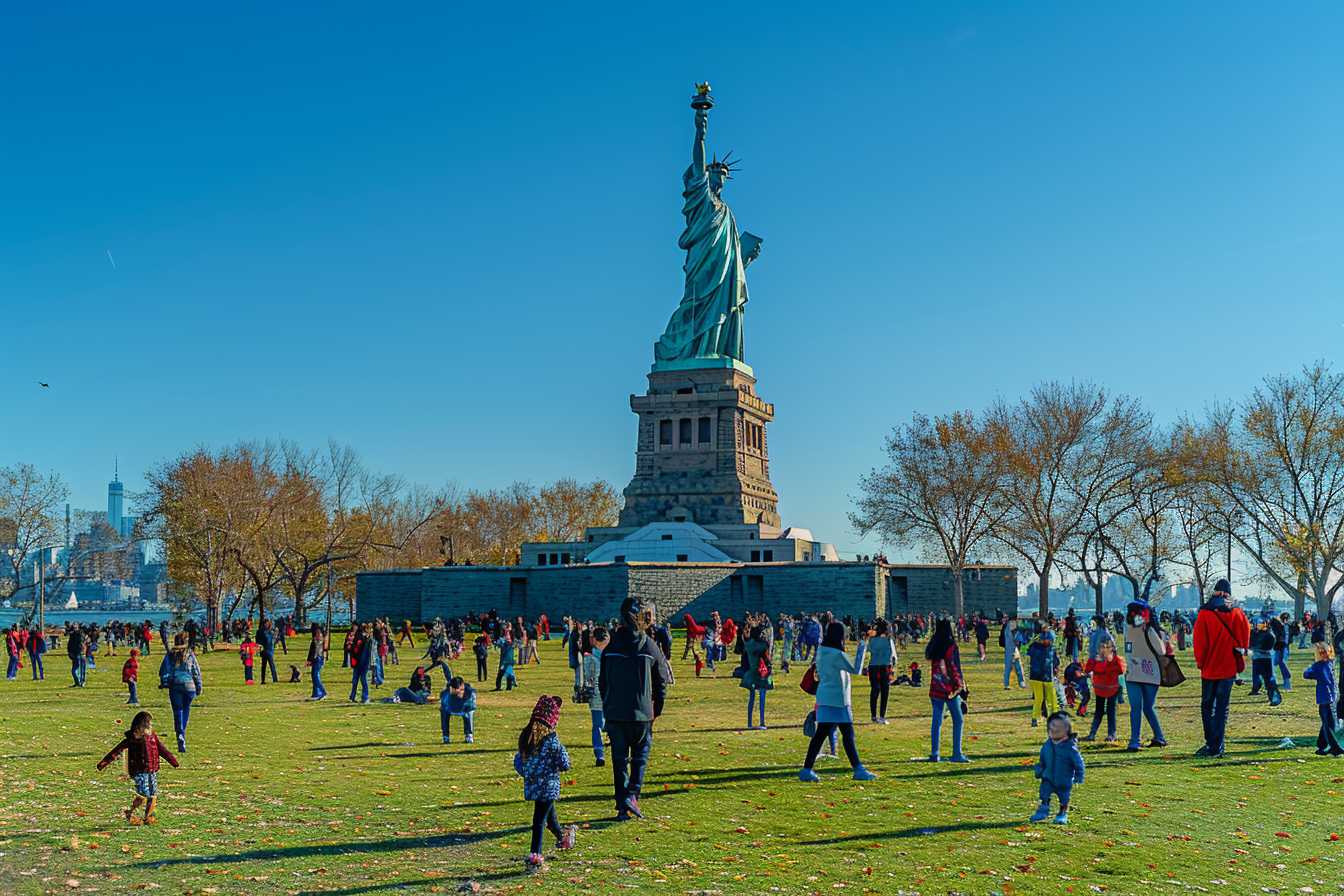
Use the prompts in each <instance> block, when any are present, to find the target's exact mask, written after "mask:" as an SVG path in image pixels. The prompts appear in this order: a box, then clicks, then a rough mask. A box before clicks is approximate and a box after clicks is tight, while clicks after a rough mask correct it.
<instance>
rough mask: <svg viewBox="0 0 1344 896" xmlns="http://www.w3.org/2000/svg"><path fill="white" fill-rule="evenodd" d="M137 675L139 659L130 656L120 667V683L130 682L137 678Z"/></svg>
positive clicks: (138, 672) (138, 673) (138, 675)
mask: <svg viewBox="0 0 1344 896" xmlns="http://www.w3.org/2000/svg"><path fill="white" fill-rule="evenodd" d="M139 677H140V660H138V659H136V658H135V657H130V658H129V659H127V660H126V662H125V664H123V665H122V667H121V682H122V684H130V683H131V682H132V681H137V680H139Z"/></svg>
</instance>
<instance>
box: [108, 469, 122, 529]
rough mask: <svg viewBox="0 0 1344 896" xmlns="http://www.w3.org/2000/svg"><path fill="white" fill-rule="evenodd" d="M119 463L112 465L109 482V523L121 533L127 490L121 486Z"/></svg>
mask: <svg viewBox="0 0 1344 896" xmlns="http://www.w3.org/2000/svg"><path fill="white" fill-rule="evenodd" d="M118 473H119V471H118V470H117V465H116V464H115V463H113V465H112V481H111V482H109V483H108V484H107V524H108V525H109V526H111V527H112V531H113V532H116V533H118V534H120V533H121V525H122V524H121V518H122V509H123V505H124V504H125V490H124V489H123V488H122V486H121V478H120V476H119V475H118Z"/></svg>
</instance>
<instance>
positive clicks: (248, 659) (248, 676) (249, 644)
mask: <svg viewBox="0 0 1344 896" xmlns="http://www.w3.org/2000/svg"><path fill="white" fill-rule="evenodd" d="M256 655H257V642H256V641H253V640H252V633H251V632H245V633H244V634H243V643H241V644H239V645H238V658H239V659H240V660H242V661H243V684H256V682H254V681H253V680H252V658H253V657H255V656H256Z"/></svg>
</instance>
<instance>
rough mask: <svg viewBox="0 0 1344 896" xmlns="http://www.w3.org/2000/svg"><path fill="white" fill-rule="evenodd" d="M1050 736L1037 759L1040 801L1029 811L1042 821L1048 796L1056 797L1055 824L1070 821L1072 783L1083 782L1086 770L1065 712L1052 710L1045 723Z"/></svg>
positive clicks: (1035, 818) (1048, 807) (1047, 806)
mask: <svg viewBox="0 0 1344 896" xmlns="http://www.w3.org/2000/svg"><path fill="white" fill-rule="evenodd" d="M1045 728H1046V731H1047V732H1048V733H1049V736H1048V737H1046V739H1045V743H1044V744H1043V745H1042V746H1041V758H1040V761H1039V762H1037V763H1036V777H1038V778H1040V779H1041V805H1040V806H1039V807H1037V809H1036V811H1035V812H1034V813H1033V814H1032V816H1031V820H1032V821H1045V820H1046V818H1048V817H1049V816H1050V800H1051V797H1054V796H1058V797H1059V814H1058V815H1056V816H1055V824H1068V823H1069V796H1070V794H1072V793H1073V785H1075V784H1081V783H1083V775H1084V772H1085V771H1086V768H1085V766H1084V765H1083V754H1082V753H1080V752H1078V735H1076V734H1074V733H1073V724H1072V723H1071V722H1070V721H1069V715H1068V713H1063V712H1056V713H1052V714H1051V716H1050V718H1049V719H1048V720H1047V721H1046V723H1045Z"/></svg>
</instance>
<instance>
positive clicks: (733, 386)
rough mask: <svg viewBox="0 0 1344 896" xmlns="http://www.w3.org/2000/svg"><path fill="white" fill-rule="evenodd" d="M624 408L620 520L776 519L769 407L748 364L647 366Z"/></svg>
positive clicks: (636, 523)
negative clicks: (628, 424)
mask: <svg viewBox="0 0 1344 896" xmlns="http://www.w3.org/2000/svg"><path fill="white" fill-rule="evenodd" d="M683 363H687V362H683ZM630 409H631V410H633V411H634V412H635V413H636V414H637V415H639V440H638V443H637V447H636V450H635V476H634V478H633V479H631V480H630V484H629V485H628V486H626V488H625V509H624V510H622V511H621V519H620V525H621V526H622V527H625V526H643V525H646V524H648V523H652V522H658V521H662V520H671V521H674V522H676V521H685V522H694V523H699V524H700V525H702V526H712V525H742V524H744V523H745V524H751V523H762V524H764V525H767V526H773V527H778V526H779V525H780V519H779V508H778V504H779V496H778V495H777V494H775V489H774V486H772V485H771V484H770V455H769V450H768V443H767V440H766V435H765V430H766V424H768V423H769V422H770V421H771V420H773V419H774V416H775V408H774V405H772V404H770V403H769V402H766V401H762V400H761V399H760V397H758V396H757V395H756V378H755V376H753V375H752V373H751V368H749V367H747V366H746V365H744V364H740V363H739V364H736V365H732V366H713V367H711V366H696V367H690V366H688V367H686V368H685V369H674V370H668V369H655V370H654V371H653V372H652V373H650V374H649V391H648V393H647V394H645V395H631V396H630Z"/></svg>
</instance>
